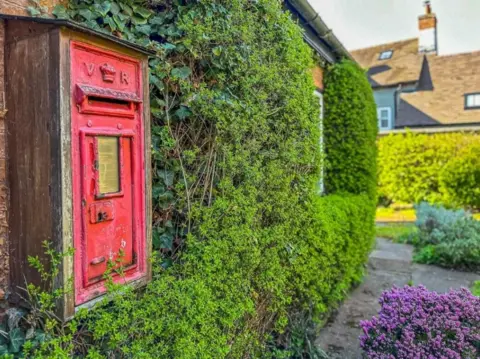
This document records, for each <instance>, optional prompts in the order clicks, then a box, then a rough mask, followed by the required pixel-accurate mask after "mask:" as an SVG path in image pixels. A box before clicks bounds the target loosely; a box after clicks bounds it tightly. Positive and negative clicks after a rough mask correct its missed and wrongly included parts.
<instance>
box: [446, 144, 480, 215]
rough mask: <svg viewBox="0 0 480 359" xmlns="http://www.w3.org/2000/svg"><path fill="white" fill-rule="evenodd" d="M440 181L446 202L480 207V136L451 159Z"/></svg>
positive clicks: (454, 204)
mask: <svg viewBox="0 0 480 359" xmlns="http://www.w3.org/2000/svg"><path fill="white" fill-rule="evenodd" d="M439 182H440V192H441V193H443V194H444V197H445V203H448V204H452V205H453V206H462V207H469V208H480V138H479V139H478V141H476V142H473V143H472V144H471V146H468V147H465V148H463V149H461V150H460V151H459V152H458V153H457V155H456V156H455V157H452V158H451V159H450V161H449V162H448V163H447V165H446V166H445V167H444V168H443V170H442V171H441V172H440V178H439Z"/></svg>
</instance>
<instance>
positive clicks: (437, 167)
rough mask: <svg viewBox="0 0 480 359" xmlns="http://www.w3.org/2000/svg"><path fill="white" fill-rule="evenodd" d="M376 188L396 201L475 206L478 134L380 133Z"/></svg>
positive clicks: (477, 197) (381, 193) (476, 199)
mask: <svg viewBox="0 0 480 359" xmlns="http://www.w3.org/2000/svg"><path fill="white" fill-rule="evenodd" d="M378 147H379V160H378V172H379V192H380V195H381V196H383V197H386V198H388V199H390V200H393V201H396V202H404V203H420V202H422V201H427V202H430V203H442V204H444V205H447V206H469V207H477V206H478V203H479V196H480V195H479V193H480V192H479V190H478V188H479V187H480V181H479V169H478V168H479V166H478V156H477V157H476V158H475V154H477V153H479V151H480V150H479V148H480V137H479V135H478V134H472V133H448V134H430V135H427V134H414V133H406V134H397V135H389V136H386V137H382V138H380V139H379V140H378Z"/></svg>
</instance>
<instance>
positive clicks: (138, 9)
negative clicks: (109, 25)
mask: <svg viewBox="0 0 480 359" xmlns="http://www.w3.org/2000/svg"><path fill="white" fill-rule="evenodd" d="M132 8H133V11H134V12H135V14H136V15H140V16H141V17H143V18H144V19H148V18H149V17H150V16H152V14H153V12H152V11H150V10H148V9H147V8H144V7H141V6H135V5H133V6H132Z"/></svg>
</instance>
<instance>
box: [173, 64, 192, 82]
mask: <svg viewBox="0 0 480 359" xmlns="http://www.w3.org/2000/svg"><path fill="white" fill-rule="evenodd" d="M191 74H192V70H191V69H190V67H187V66H184V67H177V68H175V69H173V70H172V76H173V77H176V78H179V79H182V80H185V79H186V78H187V77H188V76H190V75H191Z"/></svg>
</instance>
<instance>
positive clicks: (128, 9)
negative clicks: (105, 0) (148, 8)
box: [118, 3, 133, 16]
mask: <svg viewBox="0 0 480 359" xmlns="http://www.w3.org/2000/svg"><path fill="white" fill-rule="evenodd" d="M118 5H120V7H121V8H122V10H123V12H124V13H125V14H127V15H128V16H132V15H133V10H132V8H131V7H130V6H128V5H127V4H124V3H119V4H118Z"/></svg>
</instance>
